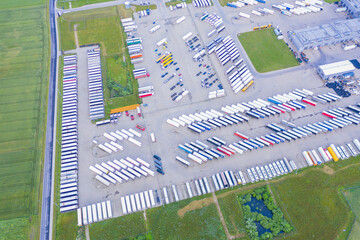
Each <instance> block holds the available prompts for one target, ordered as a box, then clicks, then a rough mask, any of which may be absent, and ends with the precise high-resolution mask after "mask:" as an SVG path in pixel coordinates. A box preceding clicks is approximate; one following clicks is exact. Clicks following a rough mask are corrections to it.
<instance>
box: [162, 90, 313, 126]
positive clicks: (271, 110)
mask: <svg viewBox="0 0 360 240" xmlns="http://www.w3.org/2000/svg"><path fill="white" fill-rule="evenodd" d="M300 91H301V92H300ZM293 92H294V94H293V93H289V94H288V95H287V94H284V95H278V97H277V96H274V98H269V101H264V100H262V99H260V98H258V99H257V100H254V101H249V102H248V103H245V102H243V103H238V104H232V105H231V106H228V105H226V106H224V107H222V108H221V111H222V112H224V114H223V113H220V112H218V111H216V110H214V109H211V110H210V111H205V112H200V113H195V114H189V115H185V114H183V115H182V116H180V117H178V118H172V119H168V120H167V123H169V124H170V125H173V126H175V127H180V126H185V125H186V124H187V125H190V124H191V125H194V124H197V125H199V124H200V125H199V126H200V127H201V129H202V130H200V131H196V130H195V131H196V132H197V133H201V132H202V131H205V130H211V129H216V127H222V126H228V125H232V124H234V123H237V122H236V121H239V122H243V121H249V118H247V117H246V116H243V115H241V114H239V113H244V112H246V114H247V115H249V116H251V117H254V118H260V117H262V118H263V117H264V116H270V115H275V114H281V113H285V112H286V111H292V110H295V109H296V108H295V107H291V105H286V104H285V105H280V104H281V103H283V102H282V101H284V102H286V101H294V100H292V99H297V100H298V99H302V98H303V97H306V96H307V94H309V95H310V94H313V93H312V92H311V91H309V90H306V89H303V90H299V89H297V90H295V91H293ZM305 92H306V94H305ZM282 96H283V97H282ZM280 97H281V99H280ZM285 97H286V99H285ZM290 97H291V99H290ZM275 99H276V100H275ZM280 101H281V102H280ZM303 101H306V103H308V104H311V105H313V106H315V105H316V103H314V102H312V101H310V100H305V99H303ZM271 102H274V103H278V105H276V106H272V105H271ZM290 104H297V105H296V106H297V107H298V108H304V107H305V105H304V104H301V103H298V102H293V103H290ZM225 114H228V115H225ZM204 124H205V126H206V127H207V128H205V126H202V125H204ZM197 128H199V127H197ZM203 128H205V129H203ZM190 129H191V130H194V129H193V128H190Z"/></svg>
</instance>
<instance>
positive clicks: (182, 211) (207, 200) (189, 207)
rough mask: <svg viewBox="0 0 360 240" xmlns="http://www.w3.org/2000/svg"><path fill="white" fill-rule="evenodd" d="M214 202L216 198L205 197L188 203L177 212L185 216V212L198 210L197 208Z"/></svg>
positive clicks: (181, 216) (180, 215)
mask: <svg viewBox="0 0 360 240" xmlns="http://www.w3.org/2000/svg"><path fill="white" fill-rule="evenodd" d="M212 203H214V200H213V198H211V197H209V198H204V199H201V200H196V201H192V202H191V203H189V204H188V205H186V206H185V207H183V208H182V209H179V210H178V212H177V213H178V215H179V217H180V218H183V217H184V215H185V213H187V212H189V211H193V210H196V209H201V208H203V207H206V206H209V205H210V204H212Z"/></svg>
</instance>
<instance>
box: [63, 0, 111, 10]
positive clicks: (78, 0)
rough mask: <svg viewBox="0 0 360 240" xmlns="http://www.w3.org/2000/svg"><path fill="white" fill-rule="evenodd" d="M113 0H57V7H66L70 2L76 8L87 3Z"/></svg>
mask: <svg viewBox="0 0 360 240" xmlns="http://www.w3.org/2000/svg"><path fill="white" fill-rule="evenodd" d="M109 1H113V0H59V1H57V6H58V8H63V9H68V8H69V3H70V2H71V8H77V7H81V6H84V5H88V4H94V3H102V2H109Z"/></svg>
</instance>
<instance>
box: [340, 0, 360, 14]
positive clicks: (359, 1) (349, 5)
mask: <svg viewBox="0 0 360 240" xmlns="http://www.w3.org/2000/svg"><path fill="white" fill-rule="evenodd" d="M340 4H341V5H342V6H344V7H346V9H347V12H348V14H349V15H350V16H351V17H353V18H357V17H360V0H341V3H340Z"/></svg>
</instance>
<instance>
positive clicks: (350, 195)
mask: <svg viewBox="0 0 360 240" xmlns="http://www.w3.org/2000/svg"><path fill="white" fill-rule="evenodd" d="M343 194H344V196H345V197H346V199H347V201H348V203H349V204H350V206H351V209H352V211H353V212H354V214H355V215H356V220H355V222H354V225H353V226H352V229H351V232H350V235H349V238H348V239H349V240H356V239H358V238H359V236H360V187H355V188H350V189H346V190H344V191H343Z"/></svg>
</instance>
